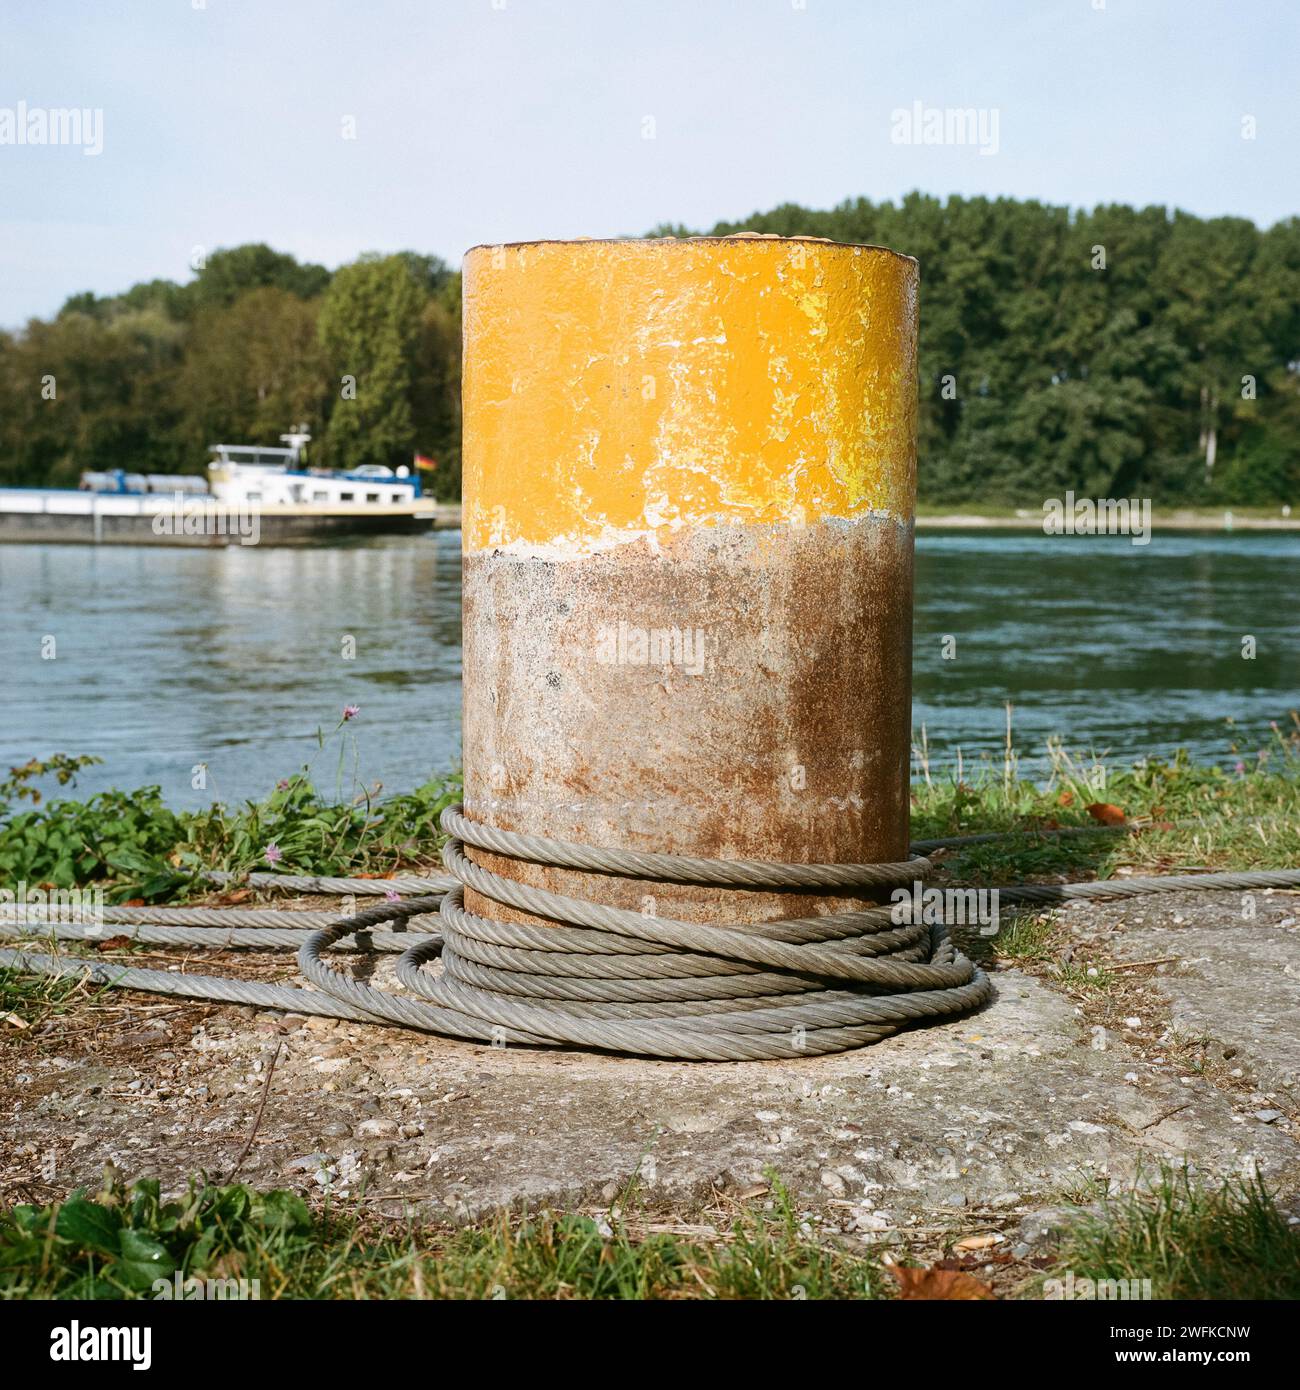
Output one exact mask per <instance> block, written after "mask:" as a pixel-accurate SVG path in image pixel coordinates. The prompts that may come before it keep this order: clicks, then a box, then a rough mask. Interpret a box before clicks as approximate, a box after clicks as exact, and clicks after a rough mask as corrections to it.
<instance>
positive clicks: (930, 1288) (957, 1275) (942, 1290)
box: [889, 1265, 994, 1302]
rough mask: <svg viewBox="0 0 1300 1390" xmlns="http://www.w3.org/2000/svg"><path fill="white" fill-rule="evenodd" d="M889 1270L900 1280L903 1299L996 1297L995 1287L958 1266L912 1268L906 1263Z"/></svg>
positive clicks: (899, 1294) (893, 1266)
mask: <svg viewBox="0 0 1300 1390" xmlns="http://www.w3.org/2000/svg"><path fill="white" fill-rule="evenodd" d="M889 1272H890V1273H891V1274H892V1275H893V1276H894V1278H895V1279H896V1280H897V1281H898V1296H899V1298H900V1299H943V1300H945V1301H948V1302H952V1301H955V1300H965V1301H968V1302H969V1301H971V1300H974V1299H992V1298H994V1293H993V1290H992V1289H991V1288H989V1286H988V1285H987V1284H984V1283H981V1282H980V1280H978V1279H975V1278H972V1277H971V1276H970V1275H969V1274H963V1273H961V1271H960V1270H956V1269H909V1268H907V1267H906V1266H904V1265H890V1267H889Z"/></svg>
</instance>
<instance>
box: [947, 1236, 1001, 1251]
mask: <svg viewBox="0 0 1300 1390" xmlns="http://www.w3.org/2000/svg"><path fill="white" fill-rule="evenodd" d="M1005 1239H1006V1237H1005V1236H999V1235H983V1236H967V1237H966V1239H965V1240H959V1241H958V1242H957V1244H956V1245H954V1246H953V1249H954V1250H987V1249H988V1248H989V1246H990V1245H1001V1244H1002V1242H1003V1241H1004V1240H1005Z"/></svg>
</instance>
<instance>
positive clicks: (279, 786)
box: [275, 777, 289, 792]
mask: <svg viewBox="0 0 1300 1390" xmlns="http://www.w3.org/2000/svg"><path fill="white" fill-rule="evenodd" d="M275 789H276V791H278V792H283V791H288V790H289V779H288V778H287V777H281V778H280V780H279V781H278V782H277V783H276V784H275Z"/></svg>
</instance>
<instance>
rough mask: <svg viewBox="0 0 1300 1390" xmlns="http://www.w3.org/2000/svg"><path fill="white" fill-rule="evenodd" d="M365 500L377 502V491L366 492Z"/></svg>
mask: <svg viewBox="0 0 1300 1390" xmlns="http://www.w3.org/2000/svg"><path fill="white" fill-rule="evenodd" d="M366 501H367V502H378V501H379V494H378V493H377V492H368V493H366Z"/></svg>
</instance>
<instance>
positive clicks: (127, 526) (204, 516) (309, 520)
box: [0, 432, 460, 546]
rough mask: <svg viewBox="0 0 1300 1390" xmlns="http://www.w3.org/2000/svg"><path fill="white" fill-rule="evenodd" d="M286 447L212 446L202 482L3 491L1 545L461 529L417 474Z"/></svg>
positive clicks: (289, 443)
mask: <svg viewBox="0 0 1300 1390" xmlns="http://www.w3.org/2000/svg"><path fill="white" fill-rule="evenodd" d="M281 438H282V439H283V440H285V441H286V445H285V447H284V448H271V447H265V446H261V445H243V444H214V445H213V446H212V448H211V453H212V454H213V456H214V457H213V459H212V462H211V463H210V464H209V465H208V469H207V476H206V477H202V476H200V475H197V474H158V473H127V472H125V471H123V470H120V469H119V470H114V471H113V472H108V473H90V472H88V473H83V474H82V477H81V485H80V487H77V488H22V487H19V488H0V542H18V543H41V542H53V543H61V544H86V545H190V546H193V545H198V546H226V545H244V546H248V545H314V544H319V543H321V542H325V541H330V540H334V539H338V538H342V537H353V536H374V535H394V534H398V535H400V534H410V533H412V532H416V533H418V532H423V531H428V530H429V529H431V528H433V527H456V526H459V525H460V508H459V507H458V506H444V505H440V504H439V503H437V502H435V501H434V500H433V499H432V498H426V497H424V496H423V495H422V492H421V486H420V479H419V475H418V472H417V471H413V470H411V469H408V468H405V467H401V468H397V469H391V468H383V467H378V466H373V467H366V468H358V469H356V470H354V471H352V472H347V473H342V472H334V471H331V470H327V469H319V468H307V467H305V466H303V459H302V455H303V449H304V446H305V445H306V443H307V442H308V439H309V436H308V435H307V434H306V433H305V432H297V433H293V434H287V435H282V436H281Z"/></svg>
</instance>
